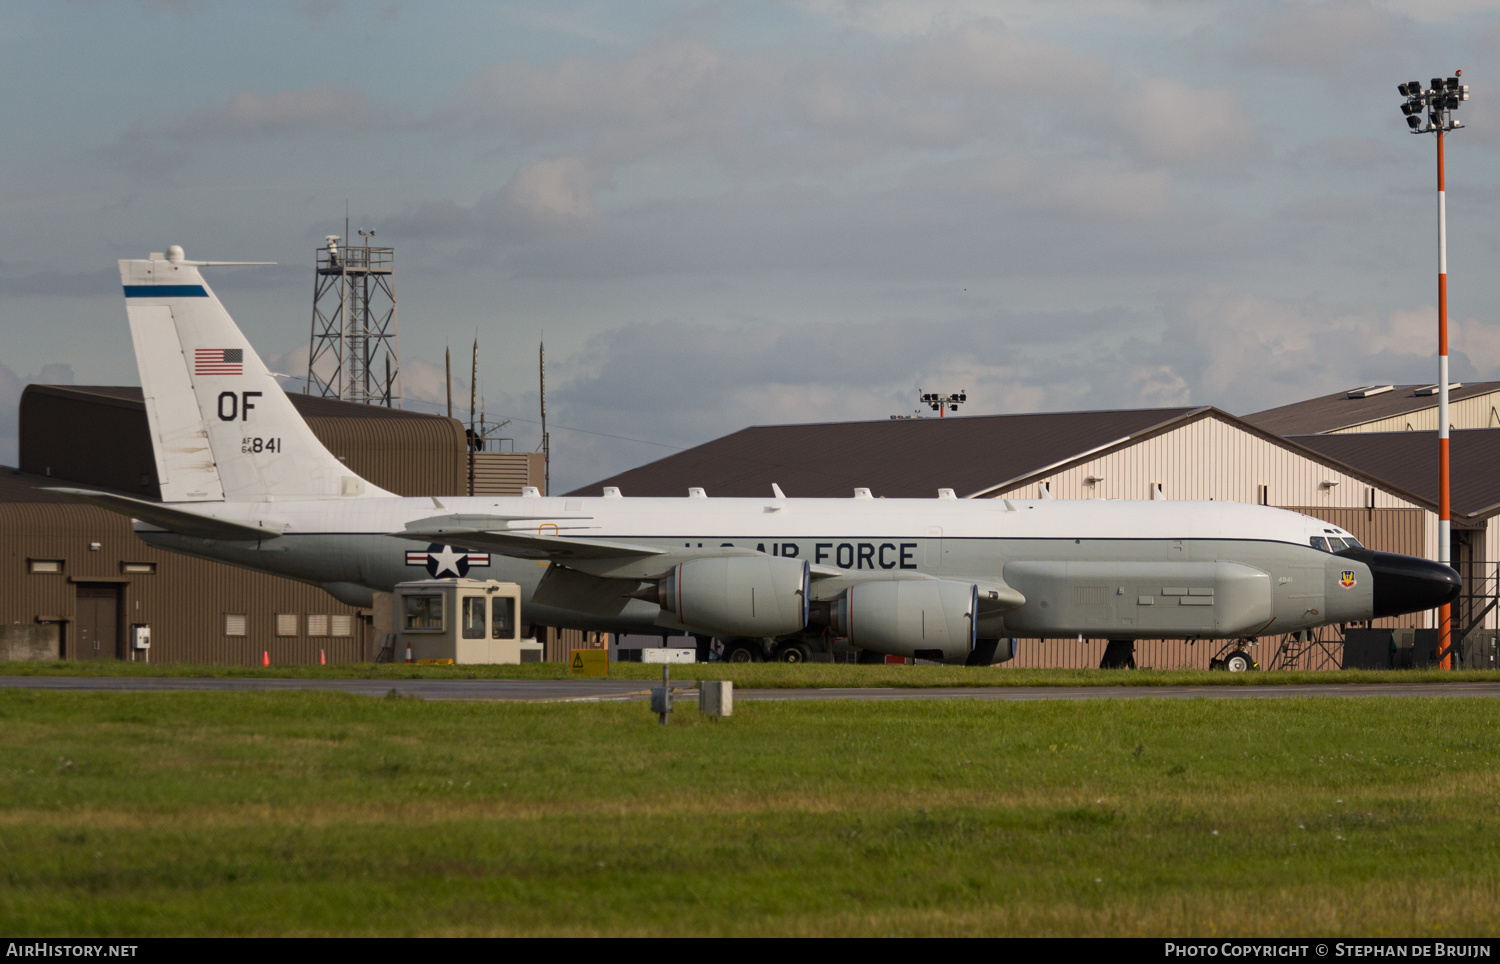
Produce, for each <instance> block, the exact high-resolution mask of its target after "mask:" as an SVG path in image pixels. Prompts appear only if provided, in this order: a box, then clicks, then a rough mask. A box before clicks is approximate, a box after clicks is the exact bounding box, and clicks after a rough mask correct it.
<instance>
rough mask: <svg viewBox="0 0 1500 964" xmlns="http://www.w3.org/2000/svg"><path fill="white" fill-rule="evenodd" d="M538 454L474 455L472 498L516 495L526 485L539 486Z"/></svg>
mask: <svg viewBox="0 0 1500 964" xmlns="http://www.w3.org/2000/svg"><path fill="white" fill-rule="evenodd" d="M544 473H545V468H544V465H543V460H542V453H541V452H475V453H474V494H475V495H520V494H521V489H523V488H524V487H526V486H528V485H534V486H536V487H537V488H539V489H540V488H541V487H542V483H543V481H544V479H543V475H544Z"/></svg>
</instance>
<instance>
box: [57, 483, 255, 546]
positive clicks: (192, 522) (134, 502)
mask: <svg viewBox="0 0 1500 964" xmlns="http://www.w3.org/2000/svg"><path fill="white" fill-rule="evenodd" d="M47 491H48V492H56V493H57V494H59V495H66V496H68V497H69V498H72V499H77V500H78V501H80V502H87V503H89V504H90V505H96V506H98V507H99V508H101V509H108V510H109V511H110V512H116V513H119V514H120V515H124V516H129V517H130V518H132V519H140V520H141V521H142V522H149V523H151V524H152V525H154V526H160V527H161V528H163V529H166V530H167V531H168V532H175V533H178V534H179V535H184V536H192V537H193V538H195V539H218V540H221V541H223V542H263V541H265V540H267V539H278V538H280V537H281V533H280V532H277V531H276V530H275V529H262V528H261V527H259V526H248V525H244V524H242V523H239V522H226V521H225V520H223V519H215V518H213V517H212V516H206V515H199V514H198V513H196V512H188V511H186V510H184V509H179V508H176V507H174V506H170V505H162V504H161V503H160V502H147V501H145V500H144V499H132V498H131V497H130V496H128V495H115V494H114V493H111V492H95V491H92V490H90V489H51V488H49V489H47Z"/></svg>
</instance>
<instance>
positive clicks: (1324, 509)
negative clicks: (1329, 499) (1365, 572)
mask: <svg viewBox="0 0 1500 964" xmlns="http://www.w3.org/2000/svg"><path fill="white" fill-rule="evenodd" d="M1282 508H1284V509H1288V510H1290V511H1292V512H1301V513H1303V514H1304V515H1310V516H1312V517H1313V518H1315V519H1322V520H1323V521H1324V522H1331V523H1333V524H1334V525H1336V526H1338V527H1339V528H1340V529H1343V530H1345V531H1347V532H1352V533H1354V538H1356V539H1358V540H1359V541H1360V542H1361V543H1363V544H1364V546H1365V548H1367V549H1376V550H1379V551H1380V552H1399V553H1401V554H1402V555H1406V556H1425V555H1426V554H1427V548H1426V547H1427V541H1426V539H1425V536H1426V532H1425V530H1424V524H1423V518H1422V517H1423V516H1425V515H1426V513H1425V512H1424V511H1422V510H1421V509H1335V508H1330V507H1328V506H1323V505H1319V506H1311V505H1288V506H1282Z"/></svg>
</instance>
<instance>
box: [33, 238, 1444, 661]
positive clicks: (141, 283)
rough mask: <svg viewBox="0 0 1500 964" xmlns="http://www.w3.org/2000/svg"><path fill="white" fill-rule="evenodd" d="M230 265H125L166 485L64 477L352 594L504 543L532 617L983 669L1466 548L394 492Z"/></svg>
mask: <svg viewBox="0 0 1500 964" xmlns="http://www.w3.org/2000/svg"><path fill="white" fill-rule="evenodd" d="M211 263H212V262H194V261H188V260H186V259H185V258H184V256H183V252H182V249H181V248H179V247H177V246H175V245H174V246H173V247H171V248H169V249H168V251H167V252H166V253H165V254H153V255H151V257H150V258H149V259H147V260H141V261H121V262H120V278H121V281H122V283H123V284H124V287H125V305H126V313H127V314H128V316H129V319H130V331H131V336H132V338H133V339H134V343H135V352H136V360H137V362H138V364H139V366H140V376H141V386H142V389H143V391H144V395H145V401H146V413H147V417H148V419H149V422H150V429H151V437H152V445H153V448H154V452H155V457H156V469H157V476H158V478H159V479H160V482H161V495H162V502H160V503H154V502H147V501H143V500H137V499H132V498H129V497H126V496H121V495H116V494H113V493H106V492H94V491H87V490H80V489H59V490H58V491H62V492H67V493H68V494H70V495H73V496H75V497H77V498H80V499H83V500H86V501H88V502H91V503H93V504H95V505H99V506H102V507H104V508H107V509H110V510H113V511H115V512H119V513H122V514H125V515H128V516H131V517H133V518H134V519H135V520H136V522H135V530H136V532H137V534H138V535H139V536H140V538H142V539H144V540H145V541H146V542H148V543H150V544H152V545H154V546H159V547H161V548H164V549H170V550H173V551H176V552H181V553H186V554H188V555H194V556H202V557H205V558H209V559H216V560H219V561H221V562H226V563H230V564H232V565H237V566H243V567H246V568H249V569H255V570H258V571H261V572H267V573H273V574H276V575H281V576H289V577H291V578H294V579H299V580H302V581H304V582H309V583H313V584H315V585H319V586H322V587H323V588H325V589H326V590H328V591H329V592H330V593H331V594H333V595H334V596H335V597H337V598H339V599H341V600H343V601H345V602H348V603H351V604H355V605H370V604H371V603H372V601H373V592H374V591H376V590H381V591H390V590H391V589H392V588H393V587H394V586H395V584H396V583H398V582H402V581H404V580H407V579H409V578H411V576H410V573H411V570H410V569H409V568H408V555H409V553H413V552H415V551H416V550H418V549H421V550H429V548H430V550H431V551H433V554H434V558H440V559H455V558H458V557H459V556H461V555H464V554H466V553H480V552H487V553H489V554H491V555H492V556H493V557H494V562H493V564H492V566H491V568H490V571H489V574H490V575H492V577H494V578H499V579H503V580H509V581H514V582H517V583H519V584H520V585H521V586H522V588H523V590H524V594H525V598H526V609H525V611H526V612H527V620H528V622H535V623H538V624H543V625H552V626H562V627H571V628H577V629H594V630H607V631H613V632H624V633H632V632H633V633H647V634H659V633H661V632H663V630H667V631H687V632H691V633H695V634H703V635H711V636H715V637H718V638H719V639H721V640H726V641H728V643H729V647H728V650H727V652H726V657H728V658H732V659H761V658H781V659H787V660H795V659H805V658H808V656H809V655H810V654H811V653H813V652H819V651H822V652H828V651H831V650H843V649H844V648H845V647H849V646H852V647H858V648H859V649H861V650H867V651H872V652H875V653H885V654H892V655H900V656H915V657H919V658H927V659H935V660H942V661H944V662H950V663H964V662H970V663H975V662H980V663H989V662H991V661H992V660H993V659H994V658H996V656H997V655H998V657H999V658H1005V657H1006V656H1007V655H1008V646H1007V647H1005V648H1002V649H1001V650H1000V652H999V653H998V654H996V644H997V641H1000V640H1009V639H1010V638H1013V637H1018V636H1029V637H1044V638H1045V637H1054V638H1061V637H1070V636H1076V635H1078V634H1082V635H1084V636H1087V637H1092V638H1108V639H1111V640H1133V639H1140V638H1160V637H1183V638H1219V639H1233V638H1250V637H1255V636H1258V635H1265V634H1272V633H1276V634H1280V633H1288V632H1295V631H1298V630H1302V629H1309V628H1312V627H1316V626H1322V625H1326V624H1329V623H1341V622H1355V621H1360V620H1365V619H1370V618H1372V617H1380V616H1390V615H1396V614H1399V613H1407V612H1415V611H1419V610H1425V609H1430V608H1432V607H1435V606H1438V605H1440V604H1442V603H1444V602H1446V601H1449V600H1452V599H1453V598H1454V597H1455V596H1456V595H1457V594H1458V591H1459V578H1458V574H1457V573H1456V572H1454V571H1453V570H1452V569H1450V568H1448V567H1447V566H1443V565H1439V564H1437V563H1434V562H1429V561H1426V560H1423V559H1418V558H1413V557H1409V556H1399V555H1392V554H1388V553H1382V552H1372V551H1369V550H1367V549H1364V548H1362V547H1361V546H1360V545H1359V543H1357V542H1356V541H1355V540H1354V538H1353V537H1352V536H1351V535H1350V534H1349V533H1347V532H1344V531H1342V530H1340V529H1337V528H1335V527H1331V526H1329V525H1328V524H1326V523H1324V522H1322V521H1319V520H1317V519H1313V518H1309V517H1307V516H1303V515H1299V514H1297V513H1293V512H1287V511H1284V510H1280V509H1273V508H1268V507H1264V506H1254V505H1241V504H1236V503H1228V502H1172V501H1139V502H1136V501H1102V500H1089V501H1065V500H1050V499H1049V500H1042V501H1036V502H1029V501H1020V500H1016V499H1009V500H1006V499H983V500H967V499H954V498H933V499H872V498H869V497H868V493H867V492H863V491H862V492H860V493H857V494H856V497H854V498H850V499H796V498H788V497H785V496H784V495H783V494H782V492H781V490H780V488H779V487H776V486H774V485H773V486H772V487H771V488H772V490H773V491H772V492H771V493H770V494H768V496H767V497H766V498H759V499H745V498H733V499H726V498H693V497H688V498H627V497H623V496H622V495H621V494H620V493H618V492H607V493H606V494H605V495H604V497H602V498H578V497H565V498H543V497H540V496H538V495H537V494H536V493H535V491H534V490H532V491H531V492H529V493H528V495H527V496H523V497H518V498H492V497H464V498H450V497H427V498H402V497H398V496H395V495H393V494H391V493H390V492H386V491H384V490H382V489H379V488H377V487H376V486H374V485H372V484H370V483H369V482H367V481H366V480H364V479H363V478H360V477H359V476H357V475H355V474H353V473H352V472H351V471H350V470H349V469H348V468H347V467H346V466H345V465H343V464H342V463H340V462H339V460H338V459H337V458H335V457H334V456H333V455H332V454H331V453H329V452H328V450H327V449H325V448H324V447H323V446H322V444H320V443H319V442H318V440H317V439H316V438H315V437H314V435H313V433H312V432H311V430H309V429H308V427H307V425H306V423H305V422H303V421H302V418H301V417H300V416H299V415H298V414H297V412H296V410H295V409H294V408H293V407H292V404H291V402H290V401H289V400H288V399H287V397H286V395H285V394H284V393H283V392H282V390H281V387H280V386H279V385H278V384H277V383H276V381H275V380H274V379H273V378H272V376H271V375H270V374H269V373H268V372H267V370H266V368H265V365H264V364H262V362H261V360H260V358H259V357H257V356H256V354H255V352H254V351H253V350H251V348H250V345H249V343H248V342H247V341H246V340H245V337H244V335H243V334H241V332H240V330H239V328H238V327H237V326H236V325H235V323H234V321H233V320H232V319H231V318H230V317H229V315H228V313H227V312H226V311H225V310H224V308H223V306H222V305H221V304H220V302H219V299H218V298H217V297H216V296H215V295H214V293H213V291H212V289H210V288H209V287H208V285H206V284H205V283H204V281H203V278H202V275H201V273H200V271H199V268H200V267H202V266H204V265H206V264H211ZM806 455H807V457H808V458H817V453H813V452H809V453H806ZM458 547H462V548H458ZM1330 549H1332V550H1337V551H1330ZM417 554H419V555H420V554H421V553H417ZM448 571H451V572H453V574H457V569H456V568H455V569H453V570H448ZM439 574H447V572H445V571H444V570H441V569H440V570H439Z"/></svg>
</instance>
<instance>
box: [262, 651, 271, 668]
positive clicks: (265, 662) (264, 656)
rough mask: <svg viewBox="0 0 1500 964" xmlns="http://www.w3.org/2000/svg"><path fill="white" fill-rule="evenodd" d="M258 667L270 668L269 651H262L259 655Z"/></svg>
mask: <svg viewBox="0 0 1500 964" xmlns="http://www.w3.org/2000/svg"><path fill="white" fill-rule="evenodd" d="M260 665H262V666H270V665H271V651H270V650H269V649H268V650H265V651H263V652H262V653H261V654H260Z"/></svg>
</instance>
